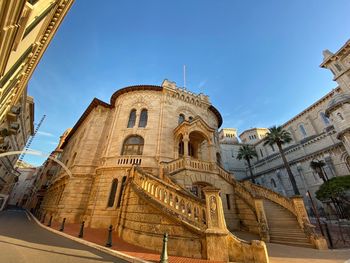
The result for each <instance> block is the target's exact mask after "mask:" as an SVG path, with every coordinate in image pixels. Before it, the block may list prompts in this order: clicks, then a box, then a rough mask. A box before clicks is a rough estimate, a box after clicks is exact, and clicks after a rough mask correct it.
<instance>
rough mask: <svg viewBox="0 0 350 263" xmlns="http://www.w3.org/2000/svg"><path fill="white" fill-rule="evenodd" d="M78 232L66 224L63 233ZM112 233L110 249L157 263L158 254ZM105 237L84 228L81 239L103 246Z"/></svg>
mask: <svg viewBox="0 0 350 263" xmlns="http://www.w3.org/2000/svg"><path fill="white" fill-rule="evenodd" d="M47 221H48V220H47ZM45 225H47V222H46V223H45ZM60 226H61V223H60V222H54V221H53V222H52V224H51V228H53V229H55V230H59V228H60ZM79 230H80V225H79V224H69V223H66V224H65V227H64V233H66V234H68V235H71V236H74V237H78V234H79ZM112 233H113V235H112V236H113V238H112V240H113V242H112V243H113V244H112V247H111V249H113V250H117V251H119V252H122V253H125V254H127V255H129V256H132V257H136V258H140V259H142V260H146V261H150V262H159V260H160V253H159V252H156V251H152V250H148V249H145V248H142V247H138V246H135V245H132V244H129V243H127V242H125V241H124V240H122V239H121V238H120V237H118V236H117V234H116V232H115V231H113V232H112ZM107 235H108V231H107V229H100V228H88V227H84V237H83V239H84V240H87V241H90V242H93V243H95V244H98V245H101V246H105V245H106V241H107ZM216 262H220V261H209V260H203V259H194V258H186V257H178V256H169V263H216Z"/></svg>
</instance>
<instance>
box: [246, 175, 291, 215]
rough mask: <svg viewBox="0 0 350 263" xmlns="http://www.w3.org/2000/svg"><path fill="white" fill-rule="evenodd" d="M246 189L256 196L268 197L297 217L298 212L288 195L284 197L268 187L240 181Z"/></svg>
mask: <svg viewBox="0 0 350 263" xmlns="http://www.w3.org/2000/svg"><path fill="white" fill-rule="evenodd" d="M242 184H243V185H244V186H245V187H246V189H248V190H249V191H250V192H254V193H255V195H256V196H257V197H261V198H265V199H268V200H270V201H272V202H275V203H276V204H279V205H280V206H282V207H284V208H286V209H287V210H289V211H290V212H291V213H292V214H294V215H295V216H296V217H298V213H297V211H296V209H295V206H294V204H293V202H292V200H291V199H289V198H288V197H285V196H283V195H281V194H279V193H276V192H275V191H272V190H270V189H268V188H265V187H262V186H260V185H256V184H253V183H251V182H249V181H245V182H244V183H242Z"/></svg>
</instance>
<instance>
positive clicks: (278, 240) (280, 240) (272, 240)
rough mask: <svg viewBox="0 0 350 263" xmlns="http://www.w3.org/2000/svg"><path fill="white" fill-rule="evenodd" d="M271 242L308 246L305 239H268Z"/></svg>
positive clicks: (307, 241)
mask: <svg viewBox="0 0 350 263" xmlns="http://www.w3.org/2000/svg"><path fill="white" fill-rule="evenodd" d="M270 241H271V242H291V243H298V244H309V240H308V239H307V238H288V237H284V238H276V237H270Z"/></svg>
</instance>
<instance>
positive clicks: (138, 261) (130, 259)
mask: <svg viewBox="0 0 350 263" xmlns="http://www.w3.org/2000/svg"><path fill="white" fill-rule="evenodd" d="M25 212H26V213H27V215H29V216H30V217H31V218H32V219H33V220H34V221H35V223H37V224H38V225H39V226H40V227H42V228H44V229H46V230H48V231H50V232H52V233H55V234H57V235H60V236H63V237H65V238H68V239H70V240H73V241H75V242H78V243H80V244H83V245H86V246H89V247H92V248H95V249H97V250H99V251H102V252H105V253H107V254H109V255H112V256H115V257H118V258H121V259H124V260H126V261H128V262H131V263H153V262H151V261H147V260H143V259H140V258H137V257H133V256H130V255H128V254H125V253H122V252H120V251H117V250H114V249H110V248H107V247H104V246H101V245H98V244H95V243H93V242H90V241H87V240H84V239H81V238H78V237H74V236H71V235H68V234H66V233H64V232H60V231H58V230H55V229H53V228H51V227H48V226H45V225H43V224H42V223H40V222H39V220H38V219H37V218H36V217H35V216H34V215H33V214H32V213H31V212H29V211H28V210H25Z"/></svg>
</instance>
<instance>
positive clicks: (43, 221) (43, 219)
mask: <svg viewBox="0 0 350 263" xmlns="http://www.w3.org/2000/svg"><path fill="white" fill-rule="evenodd" d="M45 217H46V213H45V214H44V216H43V218H42V219H41V223H43V224H45Z"/></svg>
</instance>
